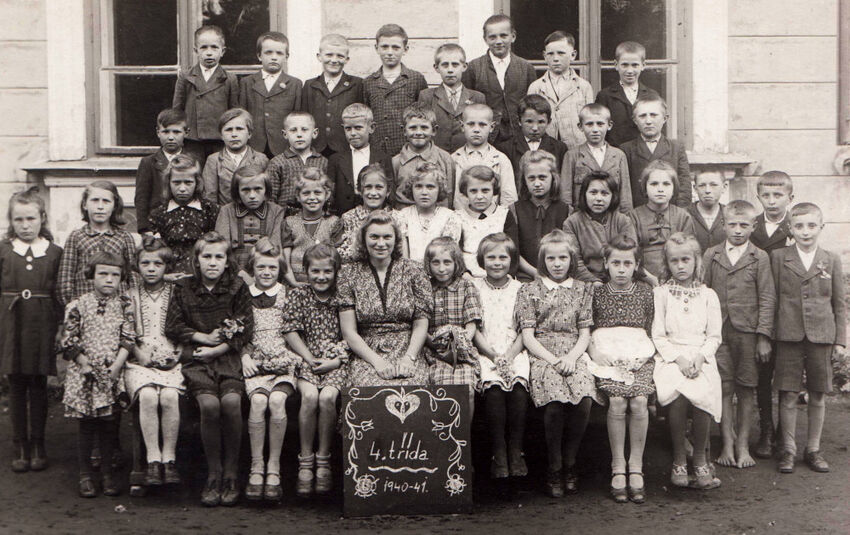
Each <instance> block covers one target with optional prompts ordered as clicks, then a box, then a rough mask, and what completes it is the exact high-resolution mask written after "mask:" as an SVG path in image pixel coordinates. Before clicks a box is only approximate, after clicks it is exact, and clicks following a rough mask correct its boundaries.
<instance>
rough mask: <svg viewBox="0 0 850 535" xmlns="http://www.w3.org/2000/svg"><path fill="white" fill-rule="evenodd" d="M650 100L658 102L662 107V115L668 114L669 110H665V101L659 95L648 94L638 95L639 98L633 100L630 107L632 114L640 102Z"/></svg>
mask: <svg viewBox="0 0 850 535" xmlns="http://www.w3.org/2000/svg"><path fill="white" fill-rule="evenodd" d="M651 102H660V103H661V107H662V108H664V115H668V114H669V111H668V110H667V101H666V100H664V99H663V98H662V97H661V95H652V94H650V95H645V96H643V97H640V98H639V99H637V101H635V105H634V107H633V108H632V116H634V114H635V113H636V112H637V109H638V106H640V105H641V104H649V103H651Z"/></svg>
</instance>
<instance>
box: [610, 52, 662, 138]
mask: <svg viewBox="0 0 850 535" xmlns="http://www.w3.org/2000/svg"><path fill="white" fill-rule="evenodd" d="M614 56H615V57H616V59H617V64H616V65H615V68H616V69H617V74H619V75H620V79H619V81H617V83H615V84H611V85H609V86H608V87H603V88H602V90H601V91H599V93H597V95H596V102H597V103H598V104H602V105H603V106H605V107H606V108H608V109H609V110H611V120H612V121H613V122H614V126H613V127H612V128H611V129H610V130H608V136H607V137H606V138H605V139H606V141H608V143H610V144H611V145H614V146H615V147H620V145H622V144H623V143H625V142H626V141H631V140H633V139H637V138H638V136H639V135H640V132H639V131H638V129H637V125H636V124H635V122H634V121H633V120H632V112H633V109H632V107H633V106H634V105H635V102H637V101H638V100H640V99H642V98H649V97H653V96H655V97H658V96H660V95H659V94H658V92H657V91H655V90H654V89H651V88H649V87H646V86H645V85H643V84H642V83H640V73H641V72H643V68H644V67H645V66H646V48H644V46H643V45H642V44H640V43H636V42H634V41H626V42H624V43H620V44H619V45H617V48H616V50H614Z"/></svg>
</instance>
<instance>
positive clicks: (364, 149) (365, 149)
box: [348, 145, 369, 154]
mask: <svg viewBox="0 0 850 535" xmlns="http://www.w3.org/2000/svg"><path fill="white" fill-rule="evenodd" d="M348 148H349V149H351V154H369V145H366V146H364V147H360V148H359V149H355V148H354V147H352V146H351V145H349V146H348Z"/></svg>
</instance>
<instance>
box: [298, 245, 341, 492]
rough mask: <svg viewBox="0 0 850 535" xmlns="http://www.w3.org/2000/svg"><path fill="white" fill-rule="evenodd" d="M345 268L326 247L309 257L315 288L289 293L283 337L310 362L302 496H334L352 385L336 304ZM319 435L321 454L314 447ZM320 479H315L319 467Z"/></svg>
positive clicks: (305, 368) (302, 419)
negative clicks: (338, 437) (343, 401)
mask: <svg viewBox="0 0 850 535" xmlns="http://www.w3.org/2000/svg"><path fill="white" fill-rule="evenodd" d="M341 266H342V261H341V260H340V257H339V254H337V252H336V250H335V249H334V248H333V247H331V246H329V245H327V244H324V243H320V244H317V245H313V246H312V247H310V248H309V249H307V250H306V251H305V252H304V269H305V270H306V272H307V279H308V281H309V286H303V287H300V288H296V289H294V290H292V291H291V292H289V300H288V302H287V305H286V309H285V310H284V320H283V331H284V332H285V333H286V341H287V343H289V345H290V347H292V349H293V350H294V351H295V352H296V353H297V354H298V355H300V356H301V358H302V359H304V362H303V363H302V364H301V367H300V369H299V372H298V391H299V392H300V393H301V411H300V412H299V413H298V426H299V428H300V430H301V453H300V454H299V455H298V465H299V468H298V486H297V487H296V491H297V492H298V494H299V495H300V496H309V495H310V494H312V493H313V491H314V490H315V492H316V493H318V494H327V493H328V492H330V490H331V485H332V483H333V477H332V474H331V466H330V460H331V444H332V443H333V433H334V424H335V423H336V421H337V414H336V400H337V398H338V397H339V393H340V391H341V390H342V389H343V388H344V387H345V385H346V384H347V383H348V365H347V364H348V356H349V355H348V344H346V343H345V342H344V341H343V340H342V332H341V331H340V329H339V314H338V313H337V303H336V283H337V274H338V273H339V269H340V267H341ZM316 428H318V431H319V449H318V450H316V451H315V452H314V450H313V441H314V439H315V435H316ZM314 461H315V463H316V473H315V475H314V474H313V462H314Z"/></svg>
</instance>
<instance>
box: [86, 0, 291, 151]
mask: <svg viewBox="0 0 850 535" xmlns="http://www.w3.org/2000/svg"><path fill="white" fill-rule="evenodd" d="M284 1H285V0H145V1H144V2H139V1H138V0H91V2H92V19H93V30H92V31H93V34H92V37H93V39H92V44H93V47H94V48H93V51H92V57H93V58H94V62H93V63H94V70H95V72H94V73H93V80H94V81H95V83H94V84H93V85H94V86H95V87H96V93H95V95H94V98H93V102H94V111H95V113H94V117H95V126H94V130H95V139H96V147H95V152H98V153H118V154H134V153H145V152H150V151H151V150H152V149H154V148H156V147H157V146H158V145H159V144H158V142H157V139H156V124H155V123H156V115H157V114H158V113H159V112H160V111H161V110H163V109H165V108H168V107H170V106H171V98H172V95H173V93H174V84H175V82H176V80H177V73H178V70H179V69H183V70H188V69H190V68H191V67H192V65H193V64H194V61H195V59H194V52H193V46H192V45H193V37H194V32H195V30H196V29H197V28H199V27H200V26H201V25H204V24H215V25H217V26H219V27H221V28H222V30H223V31H224V34H225V40H226V43H227V51H226V52H225V55H224V57H223V58H222V64H223V65H224V67H225V68H226V69H228V70H229V71H231V72H233V73H235V74H237V75H240V74H243V75H244V74H246V73H248V72H251V71H252V70H255V69H256V68H257V66H258V65H259V64H258V62H257V55H256V52H255V44H256V39H257V36H258V35H260V34H261V33H262V32H264V31H268V30H269V29H270V28H274V29H276V30H277V29H281V28H283V27H284V21H283V13H284V9H283V7H284V6H283V3H284Z"/></svg>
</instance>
